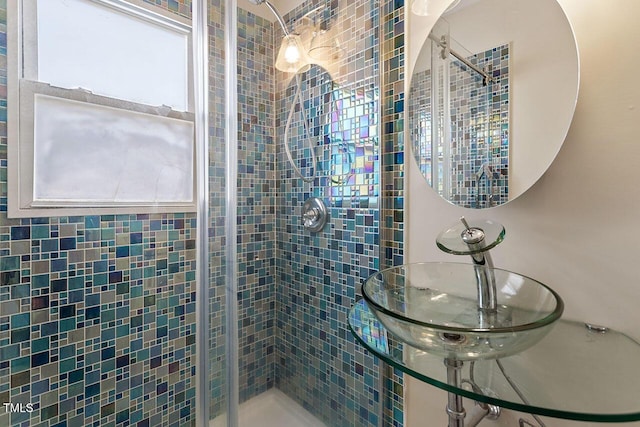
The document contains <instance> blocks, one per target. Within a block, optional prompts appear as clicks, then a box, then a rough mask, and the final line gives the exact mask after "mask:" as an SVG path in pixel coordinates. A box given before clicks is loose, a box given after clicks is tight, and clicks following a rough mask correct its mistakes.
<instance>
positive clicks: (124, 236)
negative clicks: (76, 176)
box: [0, 1, 196, 427]
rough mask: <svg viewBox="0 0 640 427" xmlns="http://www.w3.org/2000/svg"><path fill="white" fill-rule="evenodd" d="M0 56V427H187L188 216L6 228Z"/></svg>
mask: <svg viewBox="0 0 640 427" xmlns="http://www.w3.org/2000/svg"><path fill="white" fill-rule="evenodd" d="M4 5H5V2H2V8H3V10H1V11H0V16H1V17H2V22H1V23H0V31H1V32H2V37H0V42H1V43H2V44H3V45H4V43H5V40H6V37H5V34H6V23H5V21H4V20H5V18H6V10H4ZM165 7H166V8H168V9H169V10H179V11H181V12H184V13H187V12H188V11H189V3H188V2H180V3H178V2H175V1H169V2H168V3H165ZM176 8H177V9H176ZM0 51H1V56H0V77H1V78H0V87H1V89H0V101H1V102H0V185H1V189H0V280H1V282H0V403H13V404H15V405H16V406H14V408H16V409H17V412H11V411H9V412H6V409H5V407H4V406H2V407H0V425H3V426H29V425H31V426H38V427H48V426H56V427H63V426H72V425H77V426H80V425H82V426H88V425H95V426H97V425H111V426H126V425H137V426H159V425H166V426H185V425H193V424H194V423H195V419H194V418H195V375H196V372H195V356H196V355H195V350H196V348H195V346H196V344H195V328H196V324H195V298H196V284H195V280H196V254H195V252H196V251H195V238H196V223H195V214H166V215H160V214H157V215H155V214H154V215H147V214H140V215H103V216H91V215H90V216H77V217H60V218H58V217H51V218H30V219H20V220H13V219H8V218H7V216H6V204H7V173H6V168H7V155H6V152H7V150H6V148H7V144H10V143H12V142H11V141H7V132H6V46H2V49H0ZM19 404H22V407H19V406H17V405H19ZM27 405H30V406H27ZM20 409H22V412H21V411H20Z"/></svg>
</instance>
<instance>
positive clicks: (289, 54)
mask: <svg viewBox="0 0 640 427" xmlns="http://www.w3.org/2000/svg"><path fill="white" fill-rule="evenodd" d="M284 59H285V61H287V62H288V63H289V64H295V63H296V62H298V61H299V60H300V50H299V49H298V45H297V44H296V42H295V41H293V40H292V39H289V40H287V47H286V49H285V50H284Z"/></svg>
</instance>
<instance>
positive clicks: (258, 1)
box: [249, 0, 266, 6]
mask: <svg viewBox="0 0 640 427" xmlns="http://www.w3.org/2000/svg"><path fill="white" fill-rule="evenodd" d="M265 1H266V0H249V3H252V4H255V5H256V6H258V5H260V4H262V3H264V2H265Z"/></svg>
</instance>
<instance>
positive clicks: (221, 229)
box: [206, 0, 227, 418]
mask: <svg viewBox="0 0 640 427" xmlns="http://www.w3.org/2000/svg"><path fill="white" fill-rule="evenodd" d="M223 3H224V0H209V8H208V33H209V87H210V89H209V111H208V113H209V114H208V119H209V176H208V178H209V325H208V327H209V353H208V354H209V358H208V361H207V362H206V363H208V364H209V385H210V391H211V399H210V402H209V403H210V405H209V413H210V416H211V417H212V418H213V417H216V416H218V415H220V414H221V413H223V412H224V411H225V409H226V402H227V388H226V368H227V347H226V342H225V340H226V326H225V325H226V312H227V306H226V288H227V286H226V272H227V257H226V246H227V241H226V235H225V230H226V226H227V206H226V179H225V173H226V162H225V150H226V138H225V126H226V121H225V114H224V113H225V69H224V57H225V52H224V50H225V38H224V4H223Z"/></svg>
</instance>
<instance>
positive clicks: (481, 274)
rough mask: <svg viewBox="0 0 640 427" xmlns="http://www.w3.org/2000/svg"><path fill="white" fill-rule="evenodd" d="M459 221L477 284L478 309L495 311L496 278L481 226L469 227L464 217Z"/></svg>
mask: <svg viewBox="0 0 640 427" xmlns="http://www.w3.org/2000/svg"><path fill="white" fill-rule="evenodd" d="M460 221H461V222H462V224H463V225H464V227H465V229H464V231H463V232H462V234H461V235H460V237H461V238H462V241H463V242H464V243H466V244H467V246H469V250H470V255H471V259H472V260H473V266H474V269H475V272H476V283H477V286H478V309H479V310H480V311H481V312H483V313H486V314H492V313H495V312H496V310H497V309H498V301H497V299H496V278H495V276H494V274H493V260H492V259H491V254H489V250H488V249H486V250H485V248H486V243H485V234H484V231H483V230H482V229H481V228H477V227H470V226H469V224H468V223H467V220H465V219H464V217H460Z"/></svg>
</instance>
